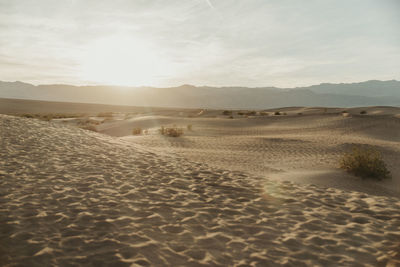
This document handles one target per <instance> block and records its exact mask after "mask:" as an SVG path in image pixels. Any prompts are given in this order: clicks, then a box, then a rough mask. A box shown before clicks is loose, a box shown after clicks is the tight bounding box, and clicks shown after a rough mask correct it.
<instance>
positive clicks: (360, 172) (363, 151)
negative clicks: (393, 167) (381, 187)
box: [340, 147, 390, 180]
mask: <svg viewBox="0 0 400 267" xmlns="http://www.w3.org/2000/svg"><path fill="white" fill-rule="evenodd" d="M340 167H341V168H342V169H345V170H346V171H347V172H349V173H352V174H354V175H356V176H360V177H362V178H374V179H378V180H381V179H384V178H389V177H390V171H389V170H388V169H387V167H386V164H385V162H384V161H383V159H382V156H381V154H380V153H379V151H377V150H373V149H367V148H362V147H353V149H352V151H350V152H348V153H345V154H344V155H343V157H342V158H341V159H340Z"/></svg>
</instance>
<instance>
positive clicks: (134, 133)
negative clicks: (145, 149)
mask: <svg viewBox="0 0 400 267" xmlns="http://www.w3.org/2000/svg"><path fill="white" fill-rule="evenodd" d="M132 134H133V135H140V134H142V128H140V127H136V128H133V130H132Z"/></svg>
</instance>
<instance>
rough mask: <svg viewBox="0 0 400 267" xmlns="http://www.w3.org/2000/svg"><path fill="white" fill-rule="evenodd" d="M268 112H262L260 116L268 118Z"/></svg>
mask: <svg viewBox="0 0 400 267" xmlns="http://www.w3.org/2000/svg"><path fill="white" fill-rule="evenodd" d="M268 115H269V114H268V112H264V111H260V116H268Z"/></svg>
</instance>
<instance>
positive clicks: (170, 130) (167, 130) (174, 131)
mask: <svg viewBox="0 0 400 267" xmlns="http://www.w3.org/2000/svg"><path fill="white" fill-rule="evenodd" d="M160 134H161V135H165V136H170V137H179V136H181V135H183V129H182V128H178V127H176V126H173V127H164V126H161V128H160Z"/></svg>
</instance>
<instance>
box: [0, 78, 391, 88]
mask: <svg viewBox="0 0 400 267" xmlns="http://www.w3.org/2000/svg"><path fill="white" fill-rule="evenodd" d="M391 81H394V82H399V80H396V79H390V80H378V79H370V80H364V81H359V82H340V83H332V82H322V83H319V84H311V85H306V86H294V87H277V86H273V85H270V86H256V87H247V86H239V85H223V86H213V85H193V84H188V83H184V84H181V85H176V86H165V87H160V86H151V85H139V86H135V85H111V84H79V85H77V84H68V83H37V84H35V83H30V82H24V81H20V80H15V81H4V80H0V82H5V83H23V84H29V85H33V86H35V87H37V86H74V87H119V88H146V87H147V88H160V89H161V88H177V87H183V86H191V87H196V88H202V87H214V88H229V87H232V88H249V89H257V88H276V89H297V88H307V87H312V86H318V85H325V84H326V85H328V84H329V85H340V84H342V85H343V84H359V83H366V82H391Z"/></svg>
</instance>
